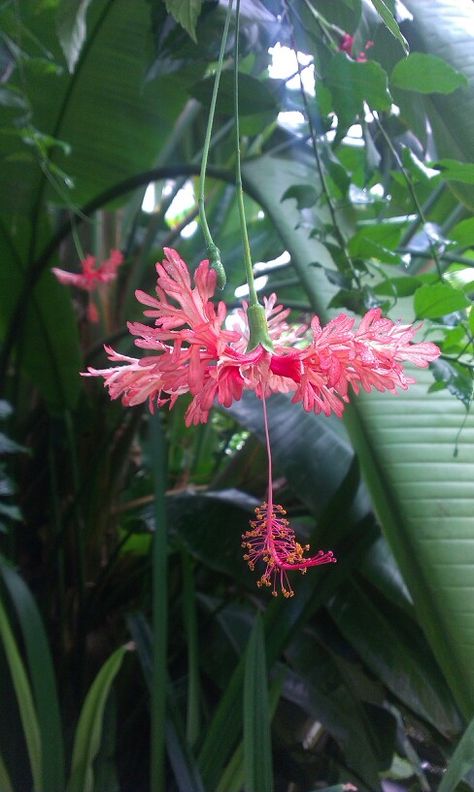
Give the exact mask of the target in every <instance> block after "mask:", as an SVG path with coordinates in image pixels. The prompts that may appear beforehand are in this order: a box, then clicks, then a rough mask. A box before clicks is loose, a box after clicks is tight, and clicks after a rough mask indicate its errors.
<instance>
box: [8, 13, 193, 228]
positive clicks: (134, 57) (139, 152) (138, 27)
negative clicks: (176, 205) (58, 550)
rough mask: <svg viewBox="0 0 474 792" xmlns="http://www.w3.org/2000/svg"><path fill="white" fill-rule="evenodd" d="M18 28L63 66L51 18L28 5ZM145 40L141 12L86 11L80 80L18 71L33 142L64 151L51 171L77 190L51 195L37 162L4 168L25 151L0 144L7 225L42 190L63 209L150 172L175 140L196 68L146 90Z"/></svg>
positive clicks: (146, 24)
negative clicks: (47, 141)
mask: <svg viewBox="0 0 474 792" xmlns="http://www.w3.org/2000/svg"><path fill="white" fill-rule="evenodd" d="M22 22H23V23H24V25H25V26H26V27H27V28H28V29H29V31H30V33H31V35H33V36H36V37H37V39H38V40H39V41H41V43H42V45H43V47H44V48H45V49H47V50H48V51H49V52H51V57H55V58H57V59H60V58H61V57H62V55H61V50H60V47H59V43H58V41H57V38H56V35H55V32H54V31H55V10H54V8H48V9H45V10H44V11H43V12H42V13H36V4H35V3H33V4H31V5H27V6H26V7H25V10H24V14H23V13H22ZM149 35H150V10H149V8H148V7H147V4H146V3H141V2H140V3H128V2H124V0H117V1H115V0H114V2H107V3H92V5H91V6H90V8H89V12H88V38H87V46H86V48H85V49H83V51H82V56H81V68H80V70H79V71H76V72H75V73H74V74H73V75H70V74H68V73H67V72H66V71H65V73H64V74H62V75H51V74H44V73H38V72H37V71H33V70H29V69H26V70H25V74H24V80H25V91H26V93H27V95H28V96H29V97H30V99H31V102H32V105H33V113H34V118H35V120H36V119H38V124H37V125H38V126H40V130H41V133H42V134H44V135H50V136H51V137H52V138H54V139H60V140H62V141H65V142H66V143H67V144H69V146H70V150H71V155H70V156H68V155H67V154H66V153H65V152H63V151H61V150H60V149H55V150H54V151H53V152H51V157H52V163H53V164H54V166H55V167H57V168H59V169H61V170H63V171H65V172H66V173H67V174H68V176H69V177H70V179H71V180H72V182H73V183H74V185H75V186H74V188H73V189H71V190H68V191H67V195H64V192H63V193H62V194H58V192H57V191H56V190H55V189H54V188H53V187H52V186H51V185H50V184H48V180H47V178H46V176H45V174H44V172H43V170H42V169H41V168H40V166H39V164H38V163H37V162H36V161H34V160H33V161H32V160H31V158H30V161H29V162H24V161H19V160H18V159H16V160H12V159H10V156H11V155H12V154H20V153H25V152H28V153H29V147H28V148H27V147H26V146H24V145H22V144H21V142H19V140H18V138H14V139H11V138H10V137H7V136H2V137H0V156H1V157H2V182H3V186H4V190H3V191H2V195H1V196H0V211H1V212H4V213H5V214H6V215H7V217H9V216H10V215H11V214H14V213H15V212H16V211H20V212H23V213H28V212H30V213H31V211H32V202H33V201H34V200H36V196H37V195H38V189H39V188H40V186H42V187H43V188H46V189H45V194H44V196H43V198H44V199H46V198H48V199H51V198H52V199H53V200H54V201H55V202H57V203H59V204H64V203H67V204H68V208H69V209H70V208H71V206H72V205H74V204H78V205H82V204H84V203H86V202H87V201H89V200H91V199H92V198H94V197H96V196H97V195H98V194H99V193H100V192H102V191H103V190H105V189H106V188H109V187H110V186H111V185H113V184H116V183H117V182H119V181H120V180H121V179H125V178H127V177H129V176H131V175H133V174H136V173H138V172H139V171H143V170H146V169H147V168H150V167H152V165H153V164H156V160H157V156H158V154H159V152H160V149H161V148H162V146H163V145H165V143H166V142H167V140H168V135H169V136H171V137H172V136H173V135H174V132H172V131H170V130H171V129H172V124H173V121H174V119H175V118H176V117H177V115H178V114H179V113H180V112H181V110H182V107H183V105H184V103H185V102H186V100H187V92H186V85H187V82H188V83H190V82H191V81H195V80H197V79H198V78H199V75H200V74H201V72H202V70H203V68H204V64H197V65H196V67H195V68H194V69H193V72H192V73H191V74H188V75H187V76H186V77H187V79H186V77H185V78H184V79H183V77H182V76H181V77H180V78H178V77H176V76H175V75H173V74H166V75H165V76H163V75H159V76H158V77H156V78H155V79H154V80H149V81H146V73H147V69H148V67H149V52H148V47H147V46H144V42H146V41H147V40H148V36H149ZM124 107H126V108H127V112H126V113H124ZM43 164H44V163H43ZM53 181H55V180H54V179H53ZM7 193H8V197H7ZM43 205H44V204H43Z"/></svg>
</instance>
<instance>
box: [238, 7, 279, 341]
mask: <svg viewBox="0 0 474 792" xmlns="http://www.w3.org/2000/svg"><path fill="white" fill-rule="evenodd" d="M231 2H232V0H229V3H231ZM239 19H240V0H237V4H236V9H235V42H234V121H235V160H236V161H235V184H236V192H237V206H238V209H239V218H240V232H241V234H242V244H243V248H244V266H245V275H246V278H247V284H248V287H249V295H250V305H249V308H248V311H247V316H248V321H249V329H250V341H249V345H248V349H249V351H250V350H251V349H254V348H255V347H256V346H258V344H261V345H262V346H263V347H265V349H268V350H269V351H271V350H272V349H273V344H272V341H271V338H270V335H269V332H268V324H267V320H266V317H265V309H264V308H263V306H262V305H260V303H259V301H258V297H257V290H256V288H255V280H254V277H253V267H252V256H251V253H250V243H249V235H248V231H247V223H246V220H245V207H244V191H243V187H242V169H241V165H240V125H239V27H240V25H239Z"/></svg>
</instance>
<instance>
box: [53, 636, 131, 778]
mask: <svg viewBox="0 0 474 792" xmlns="http://www.w3.org/2000/svg"><path fill="white" fill-rule="evenodd" d="M129 648H130V647H126V646H121V647H119V649H117V650H116V651H115V652H114V653H113V654H112V655H111V656H110V657H109V659H108V660H107V661H106V662H105V663H104V665H103V666H102V668H101V669H100V671H99V673H98V674H97V676H96V678H95V679H94V681H93V683H92V685H91V687H90V690H89V692H88V694H87V696H86V699H85V701H84V704H83V706H82V710H81V714H80V717H79V722H78V724H77V728H76V734H75V737H74V748H73V753H72V764H71V777H70V779H69V784H68V787H67V792H94V789H95V787H94V760H95V758H96V756H97V754H98V752H99V749H100V745H101V740H102V726H103V720H104V712H105V705H106V703H107V698H108V695H109V692H110V688H111V686H112V683H113V681H114V679H115V677H116V675H117V673H118V671H119V669H120V666H121V665H122V660H123V658H124V655H125V653H126V652H127V650H128V649H129Z"/></svg>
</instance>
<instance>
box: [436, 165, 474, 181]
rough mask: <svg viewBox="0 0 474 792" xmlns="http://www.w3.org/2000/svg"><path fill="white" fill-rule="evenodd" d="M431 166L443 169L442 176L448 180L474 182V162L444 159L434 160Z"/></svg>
mask: <svg viewBox="0 0 474 792" xmlns="http://www.w3.org/2000/svg"><path fill="white" fill-rule="evenodd" d="M430 167H431V168H436V169H437V170H439V171H441V176H442V177H443V179H445V180H446V181H459V182H463V183H464V184H474V163H472V162H459V160H453V159H443V160H438V162H432V163H431V164H430Z"/></svg>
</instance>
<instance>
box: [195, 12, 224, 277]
mask: <svg viewBox="0 0 474 792" xmlns="http://www.w3.org/2000/svg"><path fill="white" fill-rule="evenodd" d="M232 5H233V0H229V5H228V7H227V14H226V17H225V22H224V30H223V33H222V39H221V48H220V51H219V59H218V61H217V70H216V76H215V78H214V87H213V89H212V98H211V106H210V108H209V117H208V120H207V129H206V137H205V139H204V147H203V150H202V160H201V173H200V177H199V198H198V206H199V219H200V221H201V228H202V231H203V234H204V239H205V240H206V245H207V253H208V256H209V260H210V262H211V267H212V268H213V269H214V270H215V271H216V273H217V285H218V286H219V288H220V289H223V288H224V286H225V283H226V274H225V270H224V267H223V265H222V261H221V256H220V251H219V248H218V247H217V245H216V244H215V242H214V240H213V238H212V234H211V230H210V228H209V224H208V222H207V217H206V203H205V195H204V188H205V183H206V170H207V159H208V156H209V146H210V144H211V135H212V126H213V124H214V116H215V113H216V103H217V94H218V92H219V83H220V79H221V74H222V64H223V62H224V54H225V48H226V44H227V36H228V33H229V24H230V17H231V13H232Z"/></svg>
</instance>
